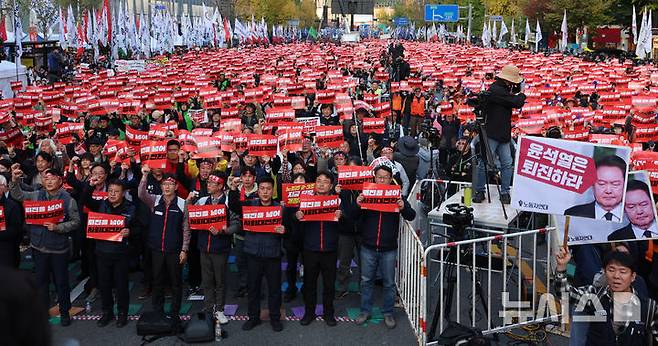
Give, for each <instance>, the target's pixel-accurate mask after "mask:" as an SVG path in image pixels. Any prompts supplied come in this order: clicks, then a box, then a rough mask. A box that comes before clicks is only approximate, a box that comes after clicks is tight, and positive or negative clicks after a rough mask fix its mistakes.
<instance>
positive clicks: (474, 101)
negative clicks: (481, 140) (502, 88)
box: [466, 91, 491, 124]
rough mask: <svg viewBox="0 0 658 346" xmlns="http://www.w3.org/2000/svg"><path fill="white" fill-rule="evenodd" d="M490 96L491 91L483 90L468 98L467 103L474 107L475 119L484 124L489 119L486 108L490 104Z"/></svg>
mask: <svg viewBox="0 0 658 346" xmlns="http://www.w3.org/2000/svg"><path fill="white" fill-rule="evenodd" d="M489 96H491V93H490V92H489V91H481V92H479V93H477V94H472V95H471V96H470V97H469V98H467V99H466V104H467V105H469V106H471V107H473V113H475V120H476V121H479V122H480V123H482V124H484V123H486V121H487V114H486V111H485V110H486V108H487V105H488V104H489Z"/></svg>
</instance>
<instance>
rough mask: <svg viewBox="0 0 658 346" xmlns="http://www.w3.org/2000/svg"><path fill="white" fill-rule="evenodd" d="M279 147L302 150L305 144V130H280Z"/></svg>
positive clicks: (288, 149) (292, 150) (282, 149)
mask: <svg viewBox="0 0 658 346" xmlns="http://www.w3.org/2000/svg"><path fill="white" fill-rule="evenodd" d="M278 137H279V149H280V150H281V151H284V150H286V151H290V152H294V151H300V150H302V146H303V145H304V131H303V130H283V131H279V134H278Z"/></svg>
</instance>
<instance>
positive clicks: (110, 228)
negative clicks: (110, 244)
mask: <svg viewBox="0 0 658 346" xmlns="http://www.w3.org/2000/svg"><path fill="white" fill-rule="evenodd" d="M124 228H126V218H125V217H124V216H122V215H112V214H103V213H94V212H90V213H89V214H88V215H87V238H89V239H97V240H107V241H116V242H120V241H122V240H123V237H122V236H121V235H120V233H121V230H122V229H124Z"/></svg>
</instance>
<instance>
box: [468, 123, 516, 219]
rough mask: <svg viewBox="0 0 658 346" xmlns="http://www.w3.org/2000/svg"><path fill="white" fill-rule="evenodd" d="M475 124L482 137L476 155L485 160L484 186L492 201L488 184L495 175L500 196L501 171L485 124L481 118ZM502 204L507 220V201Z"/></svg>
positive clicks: (489, 200) (488, 197)
mask: <svg viewBox="0 0 658 346" xmlns="http://www.w3.org/2000/svg"><path fill="white" fill-rule="evenodd" d="M475 126H476V127H477V131H478V135H479V137H480V143H479V144H480V153H479V154H476V155H474V156H476V157H478V159H479V160H481V161H484V162H483V166H484V177H485V181H484V188H485V190H486V191H487V201H488V202H489V203H491V191H489V184H488V182H489V177H491V176H493V177H494V179H495V180H496V189H498V196H499V197H500V196H501V191H500V184H501V183H502V178H501V173H500V171H499V169H498V167H496V161H495V160H494V157H493V154H492V153H491V148H490V147H489V136H487V130H486V128H485V126H484V124H482V122H480V120H478V119H476V120H475ZM482 153H484V157H483V156H482ZM476 169H477V170H479V169H480V168H479V167H477V166H476ZM500 206H501V208H502V209H503V216H504V217H505V220H507V219H508V217H507V210H506V209H505V203H503V202H502V201H501V202H500Z"/></svg>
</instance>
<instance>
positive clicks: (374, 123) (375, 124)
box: [363, 118, 386, 135]
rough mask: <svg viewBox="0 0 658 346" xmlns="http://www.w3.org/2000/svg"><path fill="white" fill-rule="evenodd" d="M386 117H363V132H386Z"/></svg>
mask: <svg viewBox="0 0 658 346" xmlns="http://www.w3.org/2000/svg"><path fill="white" fill-rule="evenodd" d="M385 127H386V119H384V118H363V133H376V134H380V135H381V134H384V129H385Z"/></svg>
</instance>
